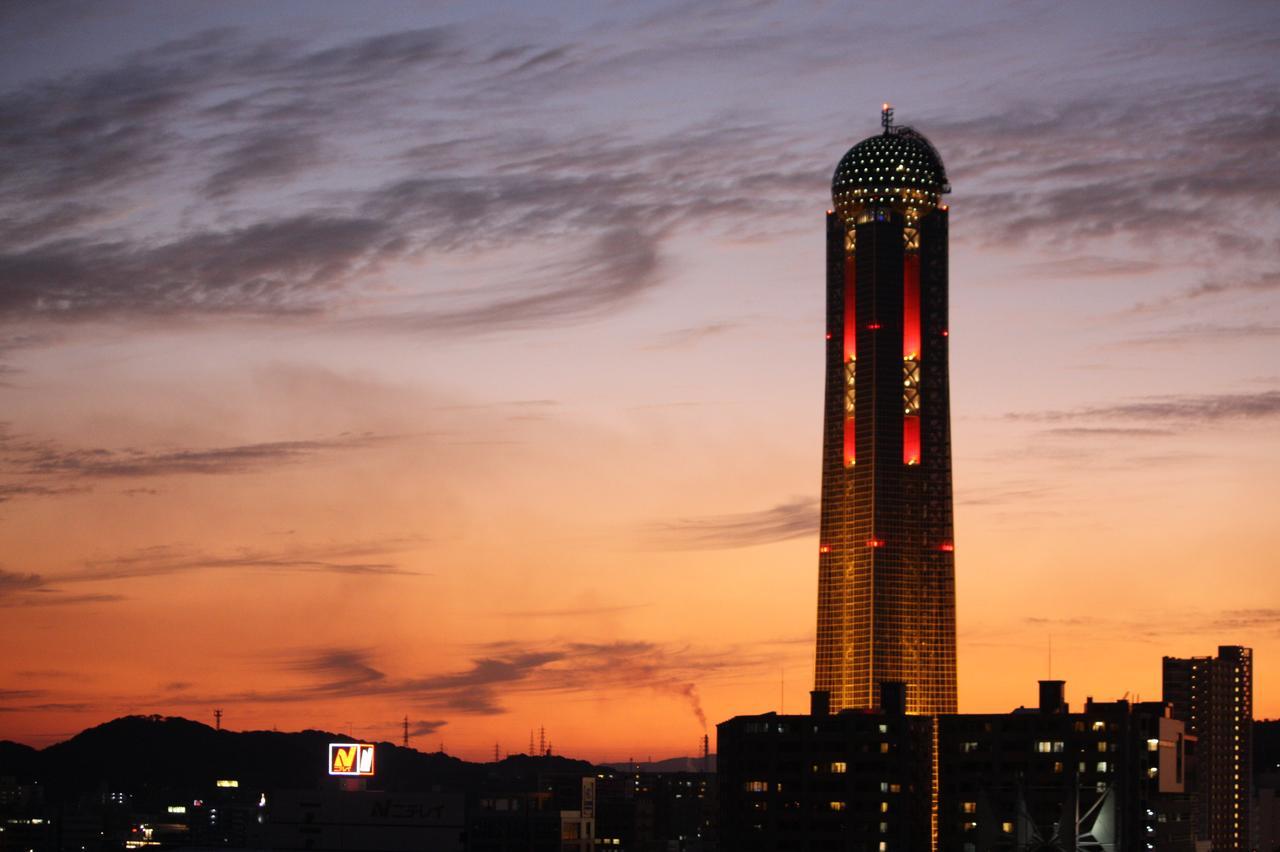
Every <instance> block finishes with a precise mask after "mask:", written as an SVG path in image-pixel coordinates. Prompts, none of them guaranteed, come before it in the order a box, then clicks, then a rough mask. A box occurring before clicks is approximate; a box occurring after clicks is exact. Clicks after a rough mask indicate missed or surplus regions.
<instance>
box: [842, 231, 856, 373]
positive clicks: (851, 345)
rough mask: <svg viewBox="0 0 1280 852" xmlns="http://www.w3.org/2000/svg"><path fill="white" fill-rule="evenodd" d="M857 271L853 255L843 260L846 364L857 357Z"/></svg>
mask: <svg viewBox="0 0 1280 852" xmlns="http://www.w3.org/2000/svg"><path fill="white" fill-rule="evenodd" d="M857 280H858V270H857V267H856V266H855V265H854V258H853V255H846V256H845V259H844V360H845V362H846V363H848V362H849V361H853V360H855V359H856V358H857V357H858V304H857V300H856V299H855V296H856V295H857V289H856V287H855V286H854V284H855V282H857Z"/></svg>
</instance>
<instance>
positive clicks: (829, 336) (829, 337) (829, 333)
mask: <svg viewBox="0 0 1280 852" xmlns="http://www.w3.org/2000/svg"><path fill="white" fill-rule="evenodd" d="M830 339H831V332H829V331H828V332H827V340H830Z"/></svg>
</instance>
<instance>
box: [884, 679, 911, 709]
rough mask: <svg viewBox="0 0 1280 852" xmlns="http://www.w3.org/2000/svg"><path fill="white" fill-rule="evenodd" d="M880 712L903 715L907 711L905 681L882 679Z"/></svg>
mask: <svg viewBox="0 0 1280 852" xmlns="http://www.w3.org/2000/svg"><path fill="white" fill-rule="evenodd" d="M880 712H881V713H884V714H886V715H888V716H902V715H903V714H905V713H906V712H907V684H906V683H905V682H904V681H900V680H882V681H880Z"/></svg>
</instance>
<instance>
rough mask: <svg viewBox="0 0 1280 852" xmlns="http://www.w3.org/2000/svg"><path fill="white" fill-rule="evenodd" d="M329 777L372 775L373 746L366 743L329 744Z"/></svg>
mask: <svg viewBox="0 0 1280 852" xmlns="http://www.w3.org/2000/svg"><path fill="white" fill-rule="evenodd" d="M329 774H330V775H372V774H373V746H372V745H369V744H367V743H329Z"/></svg>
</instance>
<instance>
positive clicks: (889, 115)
mask: <svg viewBox="0 0 1280 852" xmlns="http://www.w3.org/2000/svg"><path fill="white" fill-rule="evenodd" d="M880 126H882V127H883V128H884V132H885V133H888V132H889V128H891V127H893V104H891V103H889V102H888V101H885V102H884V103H883V104H881V105H880Z"/></svg>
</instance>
